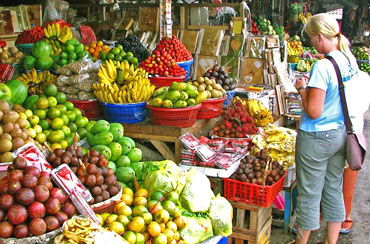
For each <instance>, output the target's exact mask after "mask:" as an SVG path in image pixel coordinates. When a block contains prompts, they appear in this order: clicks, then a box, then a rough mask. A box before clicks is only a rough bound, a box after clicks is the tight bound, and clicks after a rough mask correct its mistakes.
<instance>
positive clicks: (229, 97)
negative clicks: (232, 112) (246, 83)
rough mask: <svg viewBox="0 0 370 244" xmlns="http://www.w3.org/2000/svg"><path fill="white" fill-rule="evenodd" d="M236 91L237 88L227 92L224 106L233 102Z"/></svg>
mask: <svg viewBox="0 0 370 244" xmlns="http://www.w3.org/2000/svg"><path fill="white" fill-rule="evenodd" d="M235 93H236V89H234V90H232V91H227V92H226V99H225V101H224V107H226V106H229V105H230V104H231V103H232V102H233V99H234V95H235Z"/></svg>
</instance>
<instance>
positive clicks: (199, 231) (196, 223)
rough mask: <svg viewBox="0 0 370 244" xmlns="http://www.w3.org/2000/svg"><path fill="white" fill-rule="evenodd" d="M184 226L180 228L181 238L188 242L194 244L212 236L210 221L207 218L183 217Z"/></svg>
mask: <svg viewBox="0 0 370 244" xmlns="http://www.w3.org/2000/svg"><path fill="white" fill-rule="evenodd" d="M184 218H185V220H186V223H187V225H186V227H185V228H183V229H181V230H180V235H181V239H182V240H184V241H185V243H188V244H195V243H199V242H202V241H204V240H207V239H209V238H211V237H212V236H213V231H212V222H211V220H210V219H209V218H203V217H185V216H184Z"/></svg>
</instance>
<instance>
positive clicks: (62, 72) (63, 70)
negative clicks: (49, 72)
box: [57, 66, 73, 76]
mask: <svg viewBox="0 0 370 244" xmlns="http://www.w3.org/2000/svg"><path fill="white" fill-rule="evenodd" d="M57 74H60V75H66V76H70V75H72V74H73V73H72V71H71V70H70V69H69V68H68V66H64V67H61V68H59V69H57Z"/></svg>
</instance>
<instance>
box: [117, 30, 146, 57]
mask: <svg viewBox="0 0 370 244" xmlns="http://www.w3.org/2000/svg"><path fill="white" fill-rule="evenodd" d="M117 43H118V44H120V45H122V47H123V50H124V51H125V52H126V53H128V52H131V53H132V54H133V55H134V57H136V58H137V59H138V61H139V62H142V61H144V60H145V59H147V58H148V56H149V55H150V54H149V51H148V50H147V49H146V48H145V47H144V46H143V44H142V43H141V42H140V40H139V38H138V37H137V36H135V35H128V36H127V37H126V38H125V39H123V40H119V41H118V42H117Z"/></svg>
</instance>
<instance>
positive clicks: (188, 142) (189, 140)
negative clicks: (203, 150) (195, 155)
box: [179, 133, 200, 149]
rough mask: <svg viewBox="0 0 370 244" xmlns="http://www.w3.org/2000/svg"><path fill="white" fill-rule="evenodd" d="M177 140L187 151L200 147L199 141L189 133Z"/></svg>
mask: <svg viewBox="0 0 370 244" xmlns="http://www.w3.org/2000/svg"><path fill="white" fill-rule="evenodd" d="M179 139H180V141H181V142H182V143H183V144H184V146H185V147H186V148H188V149H195V148H196V147H197V146H199V145H200V142H199V140H198V139H197V138H196V137H195V136H193V135H192V134H190V133H186V134H184V135H182V136H180V137H179Z"/></svg>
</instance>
